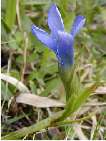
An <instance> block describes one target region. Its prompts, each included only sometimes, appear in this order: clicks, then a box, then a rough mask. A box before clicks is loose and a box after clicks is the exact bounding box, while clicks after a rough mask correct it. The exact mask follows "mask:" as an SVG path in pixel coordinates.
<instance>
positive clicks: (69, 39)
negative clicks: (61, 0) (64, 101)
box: [32, 4, 85, 70]
mask: <svg viewBox="0 0 106 141" xmlns="http://www.w3.org/2000/svg"><path fill="white" fill-rule="evenodd" d="M84 23H85V18H84V17H83V16H80V15H79V16H77V17H76V18H75V21H74V23H73V25H72V28H71V32H70V33H66V32H65V30H64V24H63V20H62V18H61V15H60V12H59V10H58V8H57V7H56V5H55V4H53V5H52V6H51V8H50V10H49V12H48V26H49V28H50V30H51V34H50V35H49V34H48V33H47V32H45V31H44V30H42V29H40V28H38V27H37V26H35V25H32V33H33V34H34V35H35V36H36V37H37V38H38V39H39V40H40V41H41V42H42V43H43V44H44V45H46V46H47V47H48V48H50V49H51V50H52V51H53V52H54V53H55V54H56V56H57V58H58V62H59V67H60V68H62V69H63V70H65V69H68V68H70V67H71V66H72V64H73V63H74V48H73V44H74V37H75V36H76V34H77V33H78V32H79V30H80V29H81V28H82V27H83V25H84Z"/></svg>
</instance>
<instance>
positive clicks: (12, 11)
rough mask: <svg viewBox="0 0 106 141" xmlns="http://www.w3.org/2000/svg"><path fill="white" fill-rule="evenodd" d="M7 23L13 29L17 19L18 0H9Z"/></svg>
mask: <svg viewBox="0 0 106 141" xmlns="http://www.w3.org/2000/svg"><path fill="white" fill-rule="evenodd" d="M6 5H7V7H6V15H5V23H6V25H7V26H8V28H9V29H10V30H11V28H12V27H13V25H14V23H15V19H16V0H7V4H6Z"/></svg>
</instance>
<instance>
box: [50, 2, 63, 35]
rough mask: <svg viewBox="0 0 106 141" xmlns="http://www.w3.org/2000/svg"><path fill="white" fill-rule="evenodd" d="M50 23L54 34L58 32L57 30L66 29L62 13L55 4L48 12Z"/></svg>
mask: <svg viewBox="0 0 106 141" xmlns="http://www.w3.org/2000/svg"><path fill="white" fill-rule="evenodd" d="M48 25H49V28H50V29H51V31H52V33H53V34H56V33H57V32H55V31H58V30H60V31H63V30H64V24H63V20H62V18H61V14H60V12H59V10H58V8H57V7H56V5H55V4H53V5H52V6H51V8H50V10H49V12H48Z"/></svg>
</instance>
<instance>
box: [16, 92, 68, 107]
mask: <svg viewBox="0 0 106 141" xmlns="http://www.w3.org/2000/svg"><path fill="white" fill-rule="evenodd" d="M16 102H17V103H24V104H28V105H32V106H35V107H39V108H45V107H46V108H47V107H64V105H65V104H64V103H62V102H60V101H57V100H53V99H50V98H48V97H41V96H38V95H34V94H30V93H22V94H20V95H19V96H17V97H16Z"/></svg>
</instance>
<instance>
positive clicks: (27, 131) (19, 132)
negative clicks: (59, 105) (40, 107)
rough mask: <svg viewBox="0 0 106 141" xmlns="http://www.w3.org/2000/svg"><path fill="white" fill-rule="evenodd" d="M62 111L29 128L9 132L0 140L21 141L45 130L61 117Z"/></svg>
mask: <svg viewBox="0 0 106 141" xmlns="http://www.w3.org/2000/svg"><path fill="white" fill-rule="evenodd" d="M63 112H64V111H60V112H57V113H56V114H54V115H52V116H50V117H48V118H46V119H44V120H42V121H39V122H38V123H36V124H33V125H31V126H29V127H24V128H22V129H19V130H17V131H15V132H11V133H9V134H8V135H6V136H3V137H2V138H1V139H2V140H14V139H15V140H16V139H21V138H22V137H24V136H25V135H28V134H32V133H34V132H36V131H40V130H42V129H44V128H47V127H50V126H51V124H52V123H53V122H54V121H56V120H57V119H58V118H60V117H61V116H62V114H63Z"/></svg>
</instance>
